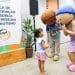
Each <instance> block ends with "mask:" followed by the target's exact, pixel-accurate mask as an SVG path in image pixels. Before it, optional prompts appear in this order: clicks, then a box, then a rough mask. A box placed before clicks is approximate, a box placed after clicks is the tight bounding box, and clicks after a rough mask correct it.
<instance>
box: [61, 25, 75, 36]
mask: <svg viewBox="0 0 75 75" xmlns="http://www.w3.org/2000/svg"><path fill="white" fill-rule="evenodd" d="M62 29H63V31H64V33H65V34H69V35H71V36H75V30H74V29H75V28H73V31H70V30H68V29H67V28H66V27H65V25H63V26H62Z"/></svg>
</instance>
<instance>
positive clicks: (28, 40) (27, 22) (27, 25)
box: [22, 18, 33, 58]
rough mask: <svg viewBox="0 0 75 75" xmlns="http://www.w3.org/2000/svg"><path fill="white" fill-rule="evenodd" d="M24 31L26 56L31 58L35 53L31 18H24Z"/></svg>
mask: <svg viewBox="0 0 75 75" xmlns="http://www.w3.org/2000/svg"><path fill="white" fill-rule="evenodd" d="M22 26H23V28H22V31H23V33H24V36H25V37H24V44H25V51H26V57H27V58H31V57H32V55H33V48H32V38H33V27H32V24H31V19H28V18H27V19H24V20H23V22H22Z"/></svg>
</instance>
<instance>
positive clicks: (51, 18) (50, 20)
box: [41, 9, 56, 25]
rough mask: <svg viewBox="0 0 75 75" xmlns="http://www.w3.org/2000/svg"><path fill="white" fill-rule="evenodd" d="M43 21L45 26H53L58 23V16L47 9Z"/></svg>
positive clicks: (43, 14)
mask: <svg viewBox="0 0 75 75" xmlns="http://www.w3.org/2000/svg"><path fill="white" fill-rule="evenodd" d="M41 20H42V22H43V23H44V24H47V25H52V24H54V23H55V22H56V14H55V12H54V11H52V10H50V9H47V10H46V11H45V12H43V13H42V16H41Z"/></svg>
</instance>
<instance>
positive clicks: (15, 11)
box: [0, 0, 22, 51]
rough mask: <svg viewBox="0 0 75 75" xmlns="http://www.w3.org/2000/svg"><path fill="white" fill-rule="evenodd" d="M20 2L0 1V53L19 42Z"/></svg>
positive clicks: (13, 0) (17, 0)
mask: <svg viewBox="0 0 75 75" xmlns="http://www.w3.org/2000/svg"><path fill="white" fill-rule="evenodd" d="M20 1H21V0H0V51H2V48H4V46H6V47H5V49H7V50H8V47H7V45H12V44H20V41H21V33H22V32H21V13H20V7H21V6H20V5H21V4H20V3H21V2H20Z"/></svg>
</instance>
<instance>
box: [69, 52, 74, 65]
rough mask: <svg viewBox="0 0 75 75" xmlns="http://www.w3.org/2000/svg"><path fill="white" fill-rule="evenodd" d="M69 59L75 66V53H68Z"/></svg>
mask: <svg viewBox="0 0 75 75" xmlns="http://www.w3.org/2000/svg"><path fill="white" fill-rule="evenodd" d="M68 56H69V59H70V61H71V62H72V63H74V64H75V52H68Z"/></svg>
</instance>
